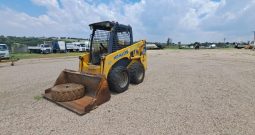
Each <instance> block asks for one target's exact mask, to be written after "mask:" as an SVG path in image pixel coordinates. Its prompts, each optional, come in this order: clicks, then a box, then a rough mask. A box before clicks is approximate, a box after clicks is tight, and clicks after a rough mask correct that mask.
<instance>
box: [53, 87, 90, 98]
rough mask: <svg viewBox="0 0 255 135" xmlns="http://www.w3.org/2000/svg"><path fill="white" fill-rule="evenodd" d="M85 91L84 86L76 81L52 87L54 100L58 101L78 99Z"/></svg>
mask: <svg viewBox="0 0 255 135" xmlns="http://www.w3.org/2000/svg"><path fill="white" fill-rule="evenodd" d="M84 93H85V88H84V86H83V85H80V84H75V83H66V84H60V85H56V86H54V87H53V88H51V97H52V100H54V101H57V102H66V101H72V100H76V99H79V98H81V97H83V96H84Z"/></svg>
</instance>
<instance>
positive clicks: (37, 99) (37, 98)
mask: <svg viewBox="0 0 255 135" xmlns="http://www.w3.org/2000/svg"><path fill="white" fill-rule="evenodd" d="M42 98H43V97H42V96H34V100H36V101H39V100H41V99H42Z"/></svg>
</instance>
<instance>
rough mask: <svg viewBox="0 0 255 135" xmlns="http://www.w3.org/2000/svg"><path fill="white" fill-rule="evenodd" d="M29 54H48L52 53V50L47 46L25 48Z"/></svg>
mask: <svg viewBox="0 0 255 135" xmlns="http://www.w3.org/2000/svg"><path fill="white" fill-rule="evenodd" d="M27 48H28V50H29V52H30V53H42V54H48V53H51V52H52V48H51V46H50V45H49V44H40V45H37V46H28V47H27Z"/></svg>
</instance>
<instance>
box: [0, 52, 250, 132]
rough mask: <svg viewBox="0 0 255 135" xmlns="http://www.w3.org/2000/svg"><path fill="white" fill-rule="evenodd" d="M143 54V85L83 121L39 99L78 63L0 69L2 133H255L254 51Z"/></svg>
mask: <svg viewBox="0 0 255 135" xmlns="http://www.w3.org/2000/svg"><path fill="white" fill-rule="evenodd" d="M148 53H149V65H148V67H149V69H148V70H147V72H146V78H145V80H144V83H142V84H140V85H137V86H135V85H131V86H130V88H129V90H128V91H126V92H124V93H122V94H117V95H115V94H114V95H112V98H111V100H110V101H109V102H107V103H105V104H103V105H101V106H99V107H98V108H97V109H95V110H93V111H91V112H90V113H88V114H86V115H84V116H78V115H76V114H75V113H73V112H70V111H68V110H66V109H64V108H62V107H59V106H57V105H55V104H53V103H51V102H49V101H47V100H45V99H40V94H41V93H43V91H44V89H46V88H48V87H51V86H52V85H53V83H54V81H55V79H56V78H57V76H58V74H59V73H60V72H61V71H62V70H63V69H65V68H67V69H74V70H77V68H78V58H70V57H69V58H58V59H30V60H21V61H19V62H17V63H16V66H14V67H10V66H8V65H7V64H6V63H5V64H0V103H1V104H0V110H1V113H0V131H1V133H0V134H2V135H5V134H8V135H9V134H58V135H59V134H63V135H66V134H145V135H147V134H188V135H191V134H194V135H199V134H207V135H215V134H216V135H218V134H219V135H246V134H247V135H254V134H255V52H253V51H249V50H234V49H226V50H198V51H195V50H153V51H149V52H148Z"/></svg>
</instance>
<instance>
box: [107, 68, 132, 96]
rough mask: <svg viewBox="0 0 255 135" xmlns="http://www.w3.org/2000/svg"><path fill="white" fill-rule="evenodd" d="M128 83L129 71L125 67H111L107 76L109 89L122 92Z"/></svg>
mask: <svg viewBox="0 0 255 135" xmlns="http://www.w3.org/2000/svg"><path fill="white" fill-rule="evenodd" d="M129 83H130V78H129V72H128V70H127V68H126V67H123V66H118V67H113V69H112V70H111V71H110V73H109V76H108V84H109V87H110V90H111V91H113V92H117V93H122V92H124V91H126V90H127V89H128V86H129Z"/></svg>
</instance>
